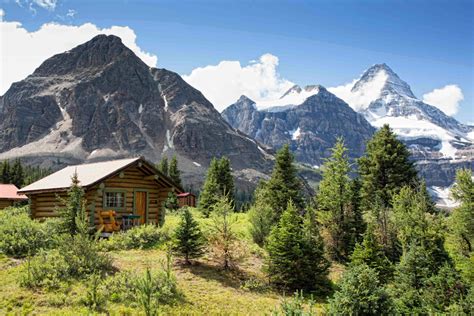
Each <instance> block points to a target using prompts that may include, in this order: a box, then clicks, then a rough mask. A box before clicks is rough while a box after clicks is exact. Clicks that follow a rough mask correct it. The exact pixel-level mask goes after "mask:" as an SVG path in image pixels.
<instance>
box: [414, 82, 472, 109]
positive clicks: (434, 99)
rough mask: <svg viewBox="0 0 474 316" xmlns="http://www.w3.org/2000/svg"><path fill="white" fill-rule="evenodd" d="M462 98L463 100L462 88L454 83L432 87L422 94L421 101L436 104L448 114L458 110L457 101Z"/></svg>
mask: <svg viewBox="0 0 474 316" xmlns="http://www.w3.org/2000/svg"><path fill="white" fill-rule="evenodd" d="M462 100H464V95H463V93H462V90H461V88H459V87H458V86H457V85H455V84H449V85H446V86H444V87H442V88H439V89H434V90H433V91H431V92H428V93H426V94H424V95H423V102H425V103H428V104H430V105H433V106H436V107H437V108H438V109H440V110H441V111H443V112H444V113H445V114H446V115H450V116H452V115H454V114H456V113H457V112H458V109H459V103H460V102H461V101H462Z"/></svg>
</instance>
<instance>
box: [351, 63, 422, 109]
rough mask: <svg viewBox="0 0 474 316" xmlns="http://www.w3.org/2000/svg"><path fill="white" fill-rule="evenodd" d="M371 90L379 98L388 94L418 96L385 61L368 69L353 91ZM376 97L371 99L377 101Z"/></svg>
mask: <svg viewBox="0 0 474 316" xmlns="http://www.w3.org/2000/svg"><path fill="white" fill-rule="evenodd" d="M369 90H370V91H371V92H372V94H373V95H374V96H375V97H376V99H377V98H379V97H381V96H383V95H387V94H397V95H400V96H404V97H408V98H416V97H415V95H414V94H413V92H412V91H411V88H410V86H409V85H408V84H407V83H406V82H405V81H403V80H402V79H400V77H399V76H398V75H397V74H396V73H395V72H394V71H393V70H392V69H391V68H390V67H389V66H388V65H387V64H385V63H383V64H376V65H373V66H372V67H370V68H369V69H367V70H366V71H365V72H364V74H363V75H362V77H361V78H360V79H359V80H358V81H357V82H356V83H355V84H354V86H353V87H352V89H351V92H353V93H357V92H365V93H367V92H368V91H369ZM376 99H373V100H370V102H371V101H375V100H376Z"/></svg>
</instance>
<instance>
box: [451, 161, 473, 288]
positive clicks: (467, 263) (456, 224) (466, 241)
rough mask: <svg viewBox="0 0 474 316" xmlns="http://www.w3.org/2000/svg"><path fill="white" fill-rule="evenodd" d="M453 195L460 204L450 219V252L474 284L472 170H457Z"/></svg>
mask: <svg viewBox="0 0 474 316" xmlns="http://www.w3.org/2000/svg"><path fill="white" fill-rule="evenodd" d="M451 195H452V196H453V198H454V199H455V200H456V202H458V203H459V205H458V206H457V207H456V208H455V209H454V210H453V212H452V214H451V217H450V218H449V220H448V227H449V234H448V241H449V246H450V253H451V255H452V257H453V259H454V261H455V263H456V267H457V268H458V269H459V270H460V271H461V273H462V274H463V277H464V278H465V280H466V281H467V282H469V283H471V284H474V264H473V262H474V182H473V180H472V172H471V171H470V170H468V169H464V170H463V169H461V170H458V171H457V173H456V182H455V184H454V186H453V188H452V190H451ZM473 292H474V287H473Z"/></svg>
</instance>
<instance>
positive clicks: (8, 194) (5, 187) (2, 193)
mask: <svg viewBox="0 0 474 316" xmlns="http://www.w3.org/2000/svg"><path fill="white" fill-rule="evenodd" d="M0 199H8V200H28V197H27V196H26V195H24V194H18V188H17V187H16V186H15V185H14V184H1V183H0Z"/></svg>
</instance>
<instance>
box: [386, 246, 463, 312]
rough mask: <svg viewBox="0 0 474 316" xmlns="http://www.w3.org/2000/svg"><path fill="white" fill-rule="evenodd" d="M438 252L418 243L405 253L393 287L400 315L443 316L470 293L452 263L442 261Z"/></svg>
mask: <svg viewBox="0 0 474 316" xmlns="http://www.w3.org/2000/svg"><path fill="white" fill-rule="evenodd" d="M436 252H439V250H436V249H435V251H433V249H432V245H425V244H419V243H416V242H414V243H413V244H412V245H410V247H408V248H407V251H406V252H404V254H403V256H402V257H401V260H400V263H399V264H398V265H397V269H396V271H395V279H394V283H393V285H392V287H391V295H392V297H393V301H394V305H395V309H396V312H397V313H399V314H411V315H419V314H427V313H428V311H429V310H433V312H434V313H435V314H437V313H443V312H446V311H447V309H448V308H449V306H450V305H452V304H456V303H457V302H459V301H460V300H461V298H462V296H463V295H465V294H466V293H467V291H466V288H465V286H464V284H463V283H462V282H461V280H460V278H459V274H458V273H457V272H456V270H455V269H454V267H453V266H452V264H451V262H450V261H449V259H445V260H439V258H437V256H436V255H435V253H436ZM453 279H455V280H456V281H455V282H453V281H452V280H453ZM439 303H442V304H439Z"/></svg>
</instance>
